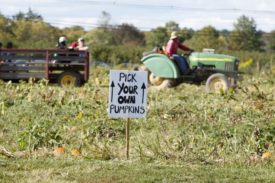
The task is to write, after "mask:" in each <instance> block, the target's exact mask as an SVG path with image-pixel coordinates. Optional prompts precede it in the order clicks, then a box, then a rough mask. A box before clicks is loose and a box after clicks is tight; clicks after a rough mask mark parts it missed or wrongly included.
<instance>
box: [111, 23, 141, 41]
mask: <svg viewBox="0 0 275 183" xmlns="http://www.w3.org/2000/svg"><path fill="white" fill-rule="evenodd" d="M112 33H113V37H114V41H115V45H132V46H143V45H144V43H145V36H144V33H142V32H141V31H140V30H138V28H136V27H135V26H133V25H130V24H126V23H124V24H121V25H119V26H117V27H116V28H114V29H113V31H112Z"/></svg>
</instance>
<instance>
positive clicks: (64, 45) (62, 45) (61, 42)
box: [56, 36, 67, 49]
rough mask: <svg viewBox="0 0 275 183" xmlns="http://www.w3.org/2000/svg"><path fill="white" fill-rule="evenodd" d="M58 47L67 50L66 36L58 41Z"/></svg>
mask: <svg viewBox="0 0 275 183" xmlns="http://www.w3.org/2000/svg"><path fill="white" fill-rule="evenodd" d="M56 47H57V48H59V49H66V48H67V38H66V37H65V36H61V37H60V38H59V39H58V43H57V45H56Z"/></svg>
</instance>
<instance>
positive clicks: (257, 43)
mask: <svg viewBox="0 0 275 183" xmlns="http://www.w3.org/2000/svg"><path fill="white" fill-rule="evenodd" d="M261 37H262V34H261V32H260V31H258V30H257V26H256V23H255V21H254V19H253V18H248V17H246V16H244V15H243V16H241V17H239V18H238V19H237V22H236V23H235V24H234V30H233V31H232V32H231V33H230V36H229V48H230V49H232V50H246V51H256V50H261V47H262V46H263V42H262V41H261Z"/></svg>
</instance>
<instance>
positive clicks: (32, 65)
mask: <svg viewBox="0 0 275 183" xmlns="http://www.w3.org/2000/svg"><path fill="white" fill-rule="evenodd" d="M29 78H34V79H47V80H49V81H50V82H52V83H58V84H59V85H60V86H64V85H73V86H81V85H82V84H83V83H85V82H87V81H88V79H89V52H87V51H70V50H61V49H0V79H2V80H26V79H29Z"/></svg>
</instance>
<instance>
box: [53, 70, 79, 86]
mask: <svg viewBox="0 0 275 183" xmlns="http://www.w3.org/2000/svg"><path fill="white" fill-rule="evenodd" d="M81 84H82V82H81V75H80V74H79V73H78V72H75V71H64V72H63V73H62V74H60V75H59V77H58V85H59V86H61V87H63V86H76V87H78V86H81Z"/></svg>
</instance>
